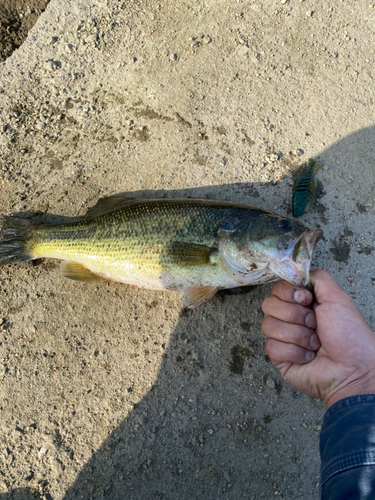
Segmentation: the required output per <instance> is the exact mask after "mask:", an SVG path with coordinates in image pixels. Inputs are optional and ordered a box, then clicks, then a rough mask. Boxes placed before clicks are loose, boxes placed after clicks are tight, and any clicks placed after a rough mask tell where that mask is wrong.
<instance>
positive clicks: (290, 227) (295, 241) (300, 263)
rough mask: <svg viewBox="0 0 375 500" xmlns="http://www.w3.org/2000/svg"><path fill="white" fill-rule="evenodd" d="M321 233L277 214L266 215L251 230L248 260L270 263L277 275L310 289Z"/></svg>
mask: <svg viewBox="0 0 375 500" xmlns="http://www.w3.org/2000/svg"><path fill="white" fill-rule="evenodd" d="M322 234H323V233H322V231H321V230H312V229H309V228H308V227H306V226H304V225H303V224H301V223H299V222H296V221H293V220H290V219H285V218H283V217H280V216H277V215H275V214H264V215H260V216H259V217H258V221H253V222H252V223H251V224H250V225H249V226H248V228H247V231H246V235H245V239H244V248H243V251H242V254H243V256H244V258H247V259H249V261H252V262H259V263H267V267H268V269H269V270H270V271H272V272H273V273H274V274H275V275H276V276H279V277H280V278H282V279H284V280H286V281H288V282H289V283H292V284H293V285H296V286H303V287H304V286H308V285H309V283H310V277H309V270H310V264H311V259H312V254H313V251H314V248H315V245H316V243H317V242H318V241H319V239H320V238H321V237H322Z"/></svg>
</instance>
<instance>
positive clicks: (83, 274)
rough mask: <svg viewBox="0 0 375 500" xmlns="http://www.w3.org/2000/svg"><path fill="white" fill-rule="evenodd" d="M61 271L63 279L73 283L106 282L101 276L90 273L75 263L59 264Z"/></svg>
mask: <svg viewBox="0 0 375 500" xmlns="http://www.w3.org/2000/svg"><path fill="white" fill-rule="evenodd" d="M61 271H62V273H63V275H64V276H65V278H68V279H70V280H74V281H85V282H90V281H91V282H98V281H108V280H107V279H106V278H103V277H102V276H98V275H97V274H95V273H93V272H91V271H90V270H89V269H87V267H85V266H83V265H82V264H78V263H77V262H68V261H63V262H62V263H61Z"/></svg>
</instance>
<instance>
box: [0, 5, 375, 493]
mask: <svg viewBox="0 0 375 500" xmlns="http://www.w3.org/2000/svg"><path fill="white" fill-rule="evenodd" d="M44 4H46V2H44ZM374 31H375V4H374V5H373V4H372V3H371V2H355V1H350V0H348V1H346V2H338V1H333V0H327V1H325V2H314V1H312V0H305V1H302V2H301V1H299V0H298V1H297V0H289V1H285V0H281V1H280V2H278V1H277V2H276V1H275V0H272V1H271V0H264V1H263V2H260V1H248V0H247V1H242V0H237V2H233V1H229V0H221V1H218V0H207V1H206V2H201V1H198V0H189V1H186V2H182V3H180V2H174V1H171V0H165V1H152V0H145V1H141V0H139V1H138V0H134V1H126V2H124V1H117V0H113V1H111V2H107V1H105V0H98V1H97V2H95V3H92V4H90V3H88V2H86V1H83V0H66V1H65V2H61V1H59V0H51V1H50V2H49V4H48V5H47V7H46V9H45V11H44V12H43V13H42V14H41V15H40V17H39V18H38V20H37V22H36V24H35V26H34V27H33V28H32V29H31V30H30V31H29V33H28V36H27V38H26V40H25V42H24V43H23V44H22V45H21V47H20V48H19V49H18V50H16V51H14V52H13V54H12V55H11V56H10V57H8V58H7V59H6V61H5V62H4V63H3V64H2V65H1V66H0V73H1V74H0V160H1V161H0V182H1V192H2V196H1V198H0V213H4V214H8V213H15V212H25V211H27V212H40V213H42V214H44V213H49V214H55V215H62V216H77V215H82V214H84V213H85V212H86V210H87V209H88V208H89V207H90V206H92V205H93V204H95V202H96V200H97V199H98V198H99V197H102V196H105V195H110V194H113V193H126V194H129V193H132V196H134V193H135V195H136V196H141V197H151V196H163V197H176V196H198V197H207V198H214V199H223V200H224V199H225V200H232V201H238V202H248V203H252V204H255V205H259V206H262V207H264V208H267V209H271V210H273V211H276V212H279V213H281V214H284V215H286V216H290V215H291V207H290V203H291V192H292V183H293V176H295V175H296V172H298V170H299V169H300V167H301V166H302V165H303V164H304V163H305V162H306V161H307V159H308V158H310V157H314V158H316V159H319V160H320V162H321V163H322V165H323V167H322V168H321V170H320V171H319V172H318V178H319V182H320V186H321V195H320V198H319V200H318V203H317V204H316V205H315V207H314V208H313V209H312V210H311V211H310V212H309V213H307V214H305V215H304V216H303V217H302V218H301V220H302V221H303V222H304V223H306V224H308V225H309V226H311V227H321V228H322V229H323V231H324V239H323V240H322V241H321V242H319V245H318V248H317V251H316V254H315V259H314V266H315V267H323V268H325V269H326V270H328V271H329V272H331V273H332V275H333V276H334V277H335V279H336V280H337V281H338V282H339V284H340V285H341V286H343V288H344V289H345V290H346V291H347V292H348V293H349V294H350V295H351V296H352V297H353V298H354V299H355V301H356V303H357V304H358V306H359V307H360V308H361V310H362V311H363V312H364V314H365V317H366V319H367V320H368V322H369V324H370V326H371V327H372V328H373V329H374V328H375V316H374V312H373V304H374V299H375V286H374V285H375V272H374V271H373V270H372V269H373V259H374V237H373V228H374V211H375V205H374V203H375V175H374V172H375V170H374V166H375V148H374V144H375V129H374V103H375V86H374V74H373V68H374V62H375V61H374V59H375V57H374V56H375V43H374V42H375V39H374V38H375V37H374ZM5 56H7V54H5ZM0 288H1V294H0V384H1V385H0V410H1V413H0V499H1V500H5V499H12V500H21V499H32V498H40V499H48V500H51V499H53V500H60V499H66V500H68V499H76V498H83V499H99V498H106V499H111V500H116V499H129V500H130V499H134V500H143V499H163V500H166V499H181V500H182V499H183V500H185V499H186V500H187V499H189V500H190V499H208V500H216V499H218V500H224V499H230V500H232V499H233V500H237V499H239V498H247V499H254V500H255V499H256V500H258V499H262V498H264V499H267V500H269V499H271V498H283V499H287V500H294V499H307V500H316V499H317V498H318V481H319V453H318V444H319V431H320V425H321V419H322V416H323V413H324V405H323V404H322V403H321V402H320V401H316V400H312V399H309V398H308V397H306V396H304V395H302V394H300V393H298V391H295V390H294V389H293V388H292V387H291V386H290V385H288V384H287V383H285V382H284V381H283V380H282V379H281V377H280V376H279V374H278V372H277V371H276V370H275V369H274V368H273V366H272V365H271V363H270V362H269V360H268V358H267V356H266V355H265V349H264V344H265V341H264V337H263V334H262V332H261V329H260V323H261V320H262V317H263V316H262V313H261V309H260V304H261V302H262V300H263V299H264V297H266V296H267V294H269V293H270V286H269V285H267V286H259V287H254V288H251V290H250V291H249V293H247V294H243V295H230V294H227V293H220V294H218V296H217V297H215V298H214V299H212V300H211V301H210V302H208V303H207V304H205V305H203V306H201V307H200V308H198V309H196V310H194V311H189V312H186V311H185V310H184V309H183V308H182V306H181V297H180V295H179V294H174V293H162V292H156V291H155V292H154V291H147V290H137V289H133V288H131V287H127V286H124V285H120V284H104V283H103V284H91V285H90V284H88V285H87V284H82V283H76V282H70V281H68V280H64V279H63V278H62V277H61V274H60V270H59V265H58V263H57V262H56V261H52V260H43V261H36V262H34V263H27V264H22V265H18V266H12V267H7V268H2V269H1V270H0Z"/></svg>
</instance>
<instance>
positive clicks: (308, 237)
mask: <svg viewBox="0 0 375 500" xmlns="http://www.w3.org/2000/svg"><path fill="white" fill-rule="evenodd" d="M322 236H323V232H322V231H321V230H320V229H317V230H315V231H313V230H307V231H304V232H303V233H302V234H301V235H300V236H299V237H298V238H295V239H294V240H292V241H291V242H290V244H289V245H288V248H287V249H285V250H284V251H283V252H280V253H279V255H278V256H277V257H276V258H275V259H273V260H272V261H271V262H270V264H269V267H270V269H271V270H272V271H273V273H275V274H276V275H277V276H279V277H280V278H282V279H284V280H285V281H288V282H289V283H291V284H292V285H296V286H300V287H309V286H310V264H311V259H312V254H313V252H314V249H315V246H316V244H317V243H318V241H319V240H320V239H321V237H322Z"/></svg>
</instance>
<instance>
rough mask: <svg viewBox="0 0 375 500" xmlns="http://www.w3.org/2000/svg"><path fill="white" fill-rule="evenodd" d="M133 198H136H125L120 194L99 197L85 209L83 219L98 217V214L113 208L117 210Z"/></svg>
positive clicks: (105, 212)
mask: <svg viewBox="0 0 375 500" xmlns="http://www.w3.org/2000/svg"><path fill="white" fill-rule="evenodd" d="M135 199H136V198H126V197H125V196H120V195H118V194H115V195H113V196H107V197H106V198H100V200H98V202H97V204H96V205H94V206H93V207H91V208H90V209H89V210H88V211H87V213H86V215H85V219H86V218H88V219H91V218H93V217H99V216H100V215H105V214H109V213H111V212H113V211H114V210H118V209H119V208H121V207H123V206H125V205H127V204H128V203H130V202H132V201H134V200H135Z"/></svg>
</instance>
